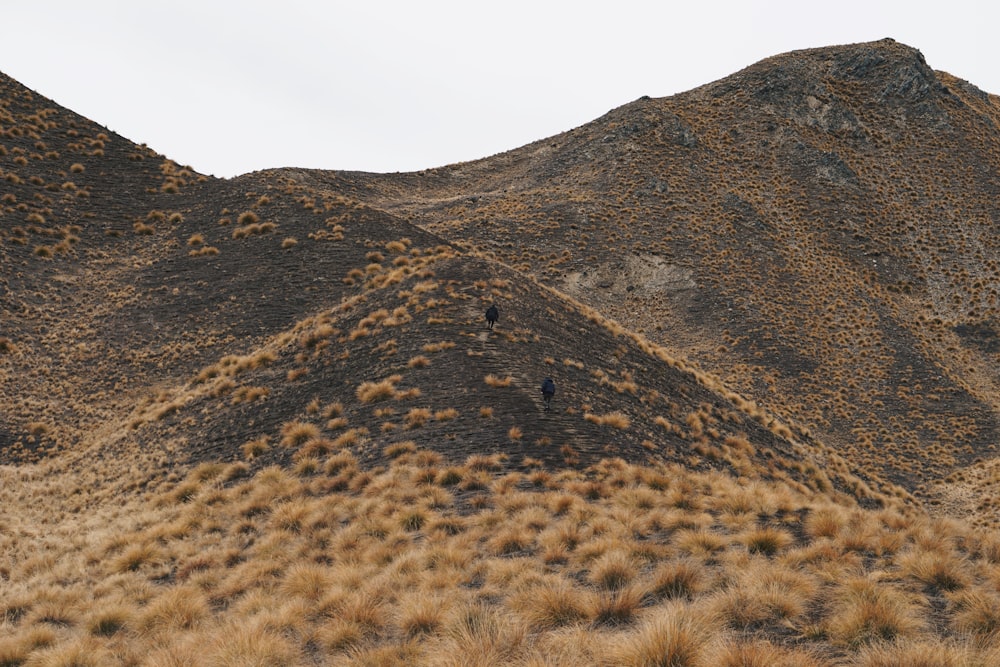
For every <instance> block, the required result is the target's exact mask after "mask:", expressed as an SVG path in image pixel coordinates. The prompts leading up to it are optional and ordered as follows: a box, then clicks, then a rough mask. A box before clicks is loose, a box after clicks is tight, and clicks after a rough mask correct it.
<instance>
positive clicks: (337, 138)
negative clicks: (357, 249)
mask: <svg viewBox="0 0 1000 667" xmlns="http://www.w3.org/2000/svg"><path fill="white" fill-rule="evenodd" d="M998 18H1000V3H995V2H986V1H983V2H971V1H968V0H952V1H950V2H947V3H941V2H933V3H931V2H924V1H922V0H907V1H905V2H903V1H895V0H892V1H887V2H879V1H878V0H839V1H831V2H823V3H812V2H803V0H774V1H770V2H769V1H764V2H752V1H743V2H736V1H726V2H713V1H712V0H701V1H700V2H699V1H695V0H690V1H686V2H639V1H637V0H614V2H611V1H610V0H606V1H605V2H592V1H591V0H578V1H576V2H550V1H547V0H506V1H505V2H490V3H486V2H476V1H475V0H455V1H451V0H424V1H421V0H409V1H407V0H345V1H341V0H337V1H334V2H324V1H323V0H281V1H280V2H264V1H260V0H243V1H240V2H223V1H213V0H170V1H169V2H147V1H145V0H120V1H112V0H85V1H83V0H30V1H29V0H24V1H18V2H11V1H10V0H0V21H2V24H0V25H2V35H0V71H3V72H4V73H6V74H7V75H9V76H12V77H13V78H15V79H17V80H18V81H20V82H21V83H23V84H24V85H26V86H28V87H29V88H31V89H33V90H35V91H37V92H39V93H41V94H42V95H45V96H47V97H50V98H52V99H53V100H55V101H56V102H57V103H58V104H61V105H62V106H65V107H68V108H70V109H72V110H73V111H76V112H77V113H80V114H82V115H84V116H86V117H88V118H90V119H91V120H94V121H96V122H98V123H100V124H102V125H104V126H106V127H108V128H110V129H111V130H113V131H115V132H118V133H119V134H121V135H124V136H125V137H127V138H129V139H131V140H132V141H134V142H136V143H145V144H147V145H149V146H150V147H151V148H152V149H154V150H156V151H158V152H160V153H162V154H164V155H166V156H167V157H169V158H172V159H174V160H176V161H177V162H179V163H181V164H185V165H190V166H191V167H193V168H194V169H195V170H197V171H199V172H202V173H207V174H214V175H216V176H221V177H229V176H234V175H237V174H241V173H245V172H249V171H254V170H257V169H265V168H270V167H314V168H320V169H350V170H362V171H376V172H393V171H413V170H418V169H423V168H429V167H436V166H442V165H445V164H451V163H455V162H462V161H465V160H472V159H477V158H481V157H486V156H488V155H492V154H494V153H499V152H502V151H506V150H509V149H512V148H517V147H519V146H523V145H524V144H527V143H530V142H532V141H535V140H537V139H543V138H545V137H548V136H552V135H554V134H558V133H560V132H563V131H565V130H569V129H571V128H573V127H577V126H579V125H582V124H584V123H586V122H589V121H591V120H593V119H595V118H597V117H598V116H601V115H602V114H604V113H606V112H607V111H609V110H610V109H612V108H615V107H618V106H621V105H622V104H625V103H627V102H630V101H632V100H634V99H636V98H638V97H640V96H642V95H650V96H652V97H665V96H669V95H673V94H675V93H679V92H683V91H685V90H690V89H691V88H695V87H697V86H700V85H702V84H704V83H709V82H711V81H715V80H717V79H721V78H723V77H725V76H727V75H729V74H732V73H733V72H736V71H738V70H740V69H743V68H744V67H746V66H748V65H751V64H753V63H755V62H757V61H758V60H761V59H763V58H766V57H768V56H772V55H776V54H779V53H784V52H787V51H791V50H794V49H803V48H812V47H819V46H830V45H834V44H848V43H854V42H865V41H872V40H877V39H881V38H883V37H892V38H893V39H895V40H897V41H899V42H903V43H904V44H908V45H910V46H913V47H916V48H918V49H920V50H921V51H922V52H923V54H924V57H925V58H926V60H927V62H928V64H929V65H930V66H931V67H932V68H934V69H938V70H944V71H947V72H950V73H951V74H954V75H956V76H959V77H961V78H963V79H966V80H968V81H970V82H971V83H973V84H975V85H976V86H978V87H980V88H982V89H983V90H986V91H987V92H991V93H998V94H1000V39H998V38H997V30H998V24H1000V22H998Z"/></svg>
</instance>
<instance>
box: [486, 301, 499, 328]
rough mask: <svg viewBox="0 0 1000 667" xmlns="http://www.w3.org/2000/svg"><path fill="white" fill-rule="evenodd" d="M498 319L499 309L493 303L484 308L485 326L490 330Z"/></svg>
mask: <svg viewBox="0 0 1000 667" xmlns="http://www.w3.org/2000/svg"><path fill="white" fill-rule="evenodd" d="M499 319H500V309H499V308H497V305H496V304H495V303H494V304H493V305H491V306H490V307H489V308H487V309H486V328H487V329H489V330H490V331H492V330H493V325H494V324H495V323H496V321H497V320H499Z"/></svg>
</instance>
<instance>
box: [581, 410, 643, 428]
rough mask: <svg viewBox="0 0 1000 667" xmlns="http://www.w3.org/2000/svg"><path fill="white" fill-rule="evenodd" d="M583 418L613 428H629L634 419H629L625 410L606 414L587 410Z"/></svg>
mask: <svg viewBox="0 0 1000 667" xmlns="http://www.w3.org/2000/svg"><path fill="white" fill-rule="evenodd" d="M583 418H584V419H586V420H587V421H589V422H590V423H592V424H597V425H599V426H611V427H612V428H620V429H626V428H628V427H629V426H630V425H631V423H632V420H631V419H629V417H628V415H626V414H625V413H624V412H619V411H615V412H611V413H608V414H606V415H596V414H594V413H592V412H585V413H584V414H583Z"/></svg>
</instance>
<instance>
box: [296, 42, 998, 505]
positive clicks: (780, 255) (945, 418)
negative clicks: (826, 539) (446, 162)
mask: <svg viewBox="0 0 1000 667" xmlns="http://www.w3.org/2000/svg"><path fill="white" fill-rule="evenodd" d="M998 123H1000V100H998V98H996V97H995V96H991V95H987V94H985V93H983V92H981V91H979V90H977V89H975V88H974V87H973V86H971V85H970V84H968V83H966V82H964V81H961V80H959V79H957V78H955V77H953V76H950V75H948V74H945V73H939V72H935V71H933V70H932V69H930V67H929V66H928V65H927V64H926V62H925V61H924V59H923V57H922V56H921V54H920V53H919V51H916V50H915V49H913V48H910V47H907V46H905V45H902V44H898V43H896V42H893V41H892V40H883V41H881V42H876V43H869V44H857V45H848V46H843V47H829V48H823V49H814V50H807V51H800V52H794V53H790V54H785V55H781V56H776V57H774V58H769V59H767V60H764V61H762V62H760V63H757V64H755V65H753V66H751V67H748V68H747V69H745V70H743V71H741V72H738V73H736V74H734V75H732V76H730V77H727V78H725V79H722V80H720V81H717V82H714V83H711V84H708V85H706V86H702V87H701V88H697V89H695V90H692V91H689V92H687V93H683V94H680V95H675V96H673V97H669V98H663V99H645V98H644V99H641V100H637V101H635V102H633V103H631V104H628V105H626V106H624V107H621V108H619V109H615V110H613V111H611V112H610V113H608V114H607V115H606V116H604V117H602V118H600V119H597V120H595V121H594V122H592V123H589V124H587V125H584V126H581V127H579V128H576V129H574V130H571V131H569V132H566V133H564V134H561V135H557V136H555V137H551V138H549V139H545V140H542V141H539V142H536V143H534V144H531V145H529V146H525V147H523V148H520V149H516V150H513V151H510V152H509V153H504V154H501V155H497V156H493V157H490V158H486V159H484V160H480V161H476V162H470V163H464V164H459V165H453V166H450V167H446V168H442V169H438V170H429V171H427V172H420V173H418V174H408V175H370V174H355V173H346V172H342V173H329V172H314V173H313V177H314V178H315V179H316V181H317V182H320V183H323V184H325V185H326V186H327V187H330V188H333V189H340V190H342V191H345V192H349V193H351V194H352V196H357V197H359V198H362V199H363V200H364V201H367V202H369V203H371V204H372V205H374V206H378V207H381V208H384V209H385V210H387V211H392V212H394V213H397V214H400V215H406V216H411V217H412V218H413V219H417V220H420V221H421V224H422V226H424V227H426V228H428V229H430V230H433V231H436V232H437V233H439V234H441V235H442V236H444V237H446V238H447V239H449V240H450V241H453V242H455V243H457V244H459V245H460V246H462V247H471V248H476V249H477V250H478V251H479V252H481V253H483V254H484V255H486V256H495V257H498V258H500V259H503V260H504V261H506V262H508V263H510V264H512V265H513V266H515V267H517V268H518V269H520V270H524V271H529V272H531V273H533V274H534V275H537V276H538V277H539V278H540V279H542V280H543V281H545V282H546V283H547V284H549V285H552V286H553V287H555V288H557V289H560V290H564V291H565V292H567V293H568V294H571V295H573V296H575V297H577V298H579V299H581V300H583V301H584V302H585V303H587V304H588V305H591V306H593V307H595V308H597V309H598V310H600V311H602V312H604V313H607V314H609V315H611V316H613V317H615V318H616V319H617V320H619V321H621V322H623V323H624V324H625V325H626V326H628V327H634V328H635V329H636V330H638V331H641V332H643V333H644V334H645V335H647V336H649V337H650V338H651V339H652V340H654V341H655V342H657V343H660V344H663V345H666V346H669V347H670V348H671V349H675V350H678V351H679V352H681V353H682V354H683V355H684V356H685V357H687V358H689V359H690V360H692V361H693V362H695V363H697V364H698V365H700V366H701V367H703V368H705V369H706V370H709V371H711V372H713V373H715V374H718V375H719V376H721V377H724V378H725V379H726V381H727V382H728V383H731V384H732V386H734V388H737V389H738V390H739V391H740V392H741V393H743V394H745V395H747V396H749V397H751V398H753V399H754V400H756V401H758V402H760V403H762V404H766V405H768V406H770V407H772V408H773V409H775V410H777V411H778V412H779V413H780V414H781V415H783V416H784V417H786V418H789V419H795V420H797V421H799V422H801V423H804V424H807V425H808V426H809V428H810V429H811V430H812V431H813V432H814V433H816V434H818V435H820V437H822V438H823V439H824V440H826V441H828V442H829V443H831V444H834V445H836V446H837V447H838V448H839V449H840V450H841V451H842V452H843V453H844V454H845V456H847V457H848V458H850V459H851V460H854V461H856V462H857V463H858V464H859V465H862V466H864V467H865V468H868V469H871V470H878V471H881V472H882V473H883V474H885V475H887V476H888V477H890V478H891V479H893V480H895V481H897V482H899V483H901V484H904V485H905V486H907V487H909V488H911V489H921V488H922V487H923V485H925V484H927V483H928V482H931V481H933V480H935V479H939V478H941V477H943V476H945V475H946V474H947V473H949V472H950V471H952V470H955V469H956V468H961V467H963V466H966V465H969V464H971V463H972V462H973V461H974V460H976V459H978V458H980V457H990V456H993V453H994V451H995V442H996V440H997V436H998V432H997V428H998V423H997V407H998V392H997V379H998V378H997V375H996V372H995V370H994V369H995V367H996V362H997V361H998V359H997V356H996V354H997V348H996V346H995V345H994V344H993V341H994V339H995V338H996V335H997V298H998V287H997V284H998V278H1000V275H998V271H1000V265H998V263H997V259H996V257H997V246H996V243H997V235H996V233H995V231H994V229H995V224H996V221H997V220H998V218H1000V210H998V208H997V204H996V202H997V194H998V187H1000V178H998V173H1000V161H998V159H1000V130H998Z"/></svg>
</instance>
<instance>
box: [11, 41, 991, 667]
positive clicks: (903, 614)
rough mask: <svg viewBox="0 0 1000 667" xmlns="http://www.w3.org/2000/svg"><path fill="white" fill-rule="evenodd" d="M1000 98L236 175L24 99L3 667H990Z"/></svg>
mask: <svg viewBox="0 0 1000 667" xmlns="http://www.w3.org/2000/svg"><path fill="white" fill-rule="evenodd" d="M997 104H998V101H997V98H995V97H993V96H989V95H986V94H984V93H981V92H980V91H977V90H976V89H975V88H973V87H972V86H971V85H969V84H967V83H965V82H962V81H961V80H959V79H956V78H955V77H953V76H951V75H948V74H945V73H941V72H934V71H933V70H931V69H930V68H929V67H928V66H927V64H926V63H925V62H924V61H923V58H922V57H921V56H920V54H919V52H917V51H915V50H913V49H911V48H909V47H906V46H903V45H900V44H896V43H895V42H892V41H891V40H890V41H883V42H878V43H873V44H863V45H851V46H845V47H831V48H827V49H817V50H810V51H803V52H796V53H791V54H786V55H782V56H777V57H775V58H772V59H768V60H766V61H763V62H761V63H758V64H756V65H753V66H752V67H749V68H748V69H746V70H744V71H742V72H738V73H736V74H734V75H733V76H732V77H728V78H726V79H723V80H721V81H718V82H715V83H712V84H708V85H706V86H704V87H702V88H699V89H696V90H693V91H690V92H689V93H685V94H683V95H678V96H674V97H671V98H666V99H661V100H651V99H642V100H637V101H636V102H634V103H631V104H628V105H626V106H624V107H622V108H620V109H616V110H614V111H612V112H611V113H609V114H608V115H607V116H605V117H603V118H600V119H597V120H595V121H594V122H593V123H590V124H588V125H585V126H583V127H580V128H576V129H574V130H571V131H569V132H567V133H564V134H562V135H559V136H556V137H552V138H549V139H545V140H542V141H539V142H536V143H535V144H531V145H529V146H526V147H523V148H520V149H516V150H513V151H511V152H509V153H505V154H502V155H497V156H493V157H490V158H486V159H484V160H481V161H477V162H471V163H463V164H458V165H452V166H449V167H444V168H441V169H435V170H428V171H425V172H419V173H413V174H393V175H376V174H364V173H353V172H323V171H315V170H297V169H281V170H273V171H265V172H258V173H254V174H248V175H245V176H242V177H239V178H235V179H230V180H220V179H214V178H210V177H206V176H203V175H200V174H198V173H197V172H196V171H195V170H194V169H193V168H191V167H185V166H181V165H178V164H176V163H174V162H173V161H171V160H169V159H168V158H166V157H164V156H161V155H158V154H157V153H155V152H154V151H152V150H150V149H149V148H147V147H145V146H136V145H134V144H132V143H131V142H130V141H128V140H127V139H125V138H123V137H120V136H118V135H115V134H114V133H113V132H110V131H108V130H107V129H106V128H102V127H100V126H98V125H96V124H95V123H93V122H92V121H90V120H87V119H84V118H82V117H80V116H78V115H76V114H74V113H72V112H71V111H69V110H66V109H63V108H61V107H59V106H58V105H57V104H56V103H54V102H52V101H51V100H47V99H44V98H42V97H40V96H38V95H36V94H34V93H32V92H31V91H29V90H27V89H25V88H24V87H23V86H21V85H20V84H18V83H17V82H15V81H12V80H10V79H8V78H6V77H3V76H2V75H0V179H2V180H0V307H2V320H0V327H2V328H0V402H2V403H0V404H2V406H3V409H2V410H0V503H2V506H3V507H4V512H3V513H2V514H0V666H2V665H11V666H14V665H18V666H20V665H24V666H32V665H35V666H37V665H40V666H45V667H54V666H57V665H61V666H69V665H101V666H104V665H150V666H158V667H159V666H168V665H170V666H177V665H194V666H197V665H282V666H284V665H328V664H338V665H339V664H344V665H348V664H351V665H396V664H427V665H497V664H511V665H535V666H537V665H563V664H568V663H573V664H588V665H589V664H594V665H734V666H735V665H796V666H798V665H871V666H876V665H897V664H906V665H912V664H935V665H939V664H941V665H951V664H955V665H980V664H981V665H989V664H994V663H997V662H1000V612H998V610H1000V537H998V536H997V534H996V532H995V530H993V528H992V527H991V526H993V525H995V522H996V507H995V500H993V497H994V496H995V494H994V493H993V491H995V489H996V487H997V485H998V483H1000V482H998V481H1000V474H998V473H997V471H996V464H995V458H994V451H995V442H996V436H997V426H998V425H997V414H998V412H997V409H998V407H1000V406H998V404H997V394H996V391H995V386H994V384H995V373H994V371H993V362H994V361H995V360H996V359H995V358H994V357H995V356H996V355H997V353H998V350H1000V348H997V347H996V346H995V344H994V343H995V341H994V338H995V336H996V332H995V322H996V317H995V315H996V313H995V311H994V308H995V307H996V304H995V298H994V297H995V291H996V286H995V283H996V280H995V279H996V277H997V276H996V270H997V266H996V263H997V261H998V260H997V258H996V251H995V249H994V248H995V247H994V245H993V244H994V242H995V235H994V234H993V231H992V222H993V220H995V219H996V218H997V209H996V204H995V201H996V198H995V197H994V196H993V195H995V194H996V186H997V179H996V175H997V173H998V164H997V160H996V157H995V156H996V155H997V153H996V150H995V149H996V148H997V147H998V141H1000V134H998V133H997V120H998V107H997ZM490 304H496V305H498V307H499V309H500V320H499V322H498V323H497V324H496V326H495V328H494V329H493V330H489V329H487V327H486V325H485V321H484V317H483V313H484V311H485V310H486V308H487V307H488V306H489V305H490ZM547 376H548V377H552V378H553V379H554V380H555V382H556V384H557V388H558V390H557V394H556V396H555V399H554V402H553V405H552V407H551V409H550V410H546V409H545V408H544V405H543V403H542V400H541V396H540V393H539V385H540V383H541V380H542V379H543V378H544V377H547ZM921 661H923V662H921Z"/></svg>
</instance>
